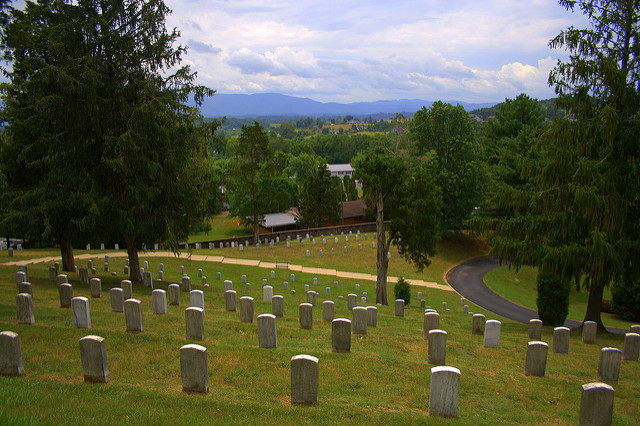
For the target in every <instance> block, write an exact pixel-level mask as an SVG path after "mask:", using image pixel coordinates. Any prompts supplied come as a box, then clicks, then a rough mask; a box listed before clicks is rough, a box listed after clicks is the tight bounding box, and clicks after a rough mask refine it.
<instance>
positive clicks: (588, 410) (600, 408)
mask: <svg viewBox="0 0 640 426" xmlns="http://www.w3.org/2000/svg"><path fill="white" fill-rule="evenodd" d="M614 393H615V391H614V390H613V388H612V387H611V386H610V385H608V384H606V383H599V382H596V383H587V384H586V385H582V395H581V397H580V419H579V422H580V424H581V425H610V424H611V423H612V419H613V396H614Z"/></svg>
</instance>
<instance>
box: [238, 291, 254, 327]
mask: <svg viewBox="0 0 640 426" xmlns="http://www.w3.org/2000/svg"><path fill="white" fill-rule="evenodd" d="M240 322H253V297H250V296H242V297H241V298H240Z"/></svg>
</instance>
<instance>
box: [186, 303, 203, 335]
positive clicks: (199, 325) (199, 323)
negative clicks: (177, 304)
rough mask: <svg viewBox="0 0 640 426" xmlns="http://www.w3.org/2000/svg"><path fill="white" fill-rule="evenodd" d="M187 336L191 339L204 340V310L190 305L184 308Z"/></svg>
mask: <svg viewBox="0 0 640 426" xmlns="http://www.w3.org/2000/svg"><path fill="white" fill-rule="evenodd" d="M184 325H185V331H186V337H187V339H190V340H200V341H202V340H204V310H203V309H202V308H198V307H196V306H189V307H188V308H187V309H185V310H184Z"/></svg>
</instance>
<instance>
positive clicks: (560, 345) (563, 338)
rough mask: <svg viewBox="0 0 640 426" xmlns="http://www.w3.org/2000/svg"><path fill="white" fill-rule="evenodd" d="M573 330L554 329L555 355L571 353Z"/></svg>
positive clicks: (565, 328) (564, 328)
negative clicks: (570, 339)
mask: <svg viewBox="0 0 640 426" xmlns="http://www.w3.org/2000/svg"><path fill="white" fill-rule="evenodd" d="M570 336H571V330H569V329H568V328H567V327H556V328H554V329H553V353H555V354H568V353H569V337H570Z"/></svg>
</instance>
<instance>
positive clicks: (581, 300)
mask: <svg viewBox="0 0 640 426" xmlns="http://www.w3.org/2000/svg"><path fill="white" fill-rule="evenodd" d="M537 275H538V272H537V269H536V268H532V267H529V266H523V267H522V268H520V270H519V271H518V272H517V273H516V271H515V269H513V268H512V269H509V267H508V266H503V267H500V268H497V269H494V270H493V271H491V272H489V273H488V274H487V275H486V276H485V278H484V281H485V283H486V284H487V286H488V287H489V288H490V289H491V290H493V291H494V292H496V293H498V294H499V295H501V296H502V297H504V298H506V299H509V300H511V301H512V302H514V303H517V304H519V305H521V306H524V307H527V308H530V309H533V310H537V309H538V308H537V305H536V298H537V294H538V292H537V290H536V277H537ZM603 298H604V299H606V300H611V293H610V291H609V289H605V290H604V296H603ZM588 300H589V293H588V291H587V290H584V289H582V290H580V291H576V288H575V285H573V284H572V286H571V295H570V296H569V316H568V319H572V320H575V321H582V320H583V319H584V314H585V312H586V311H587V302H588ZM602 322H604V325H606V326H609V327H617V328H622V329H625V330H628V329H629V326H630V324H631V323H630V322H628V321H625V320H623V319H622V318H620V316H618V315H616V314H610V313H604V312H603V313H602Z"/></svg>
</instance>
